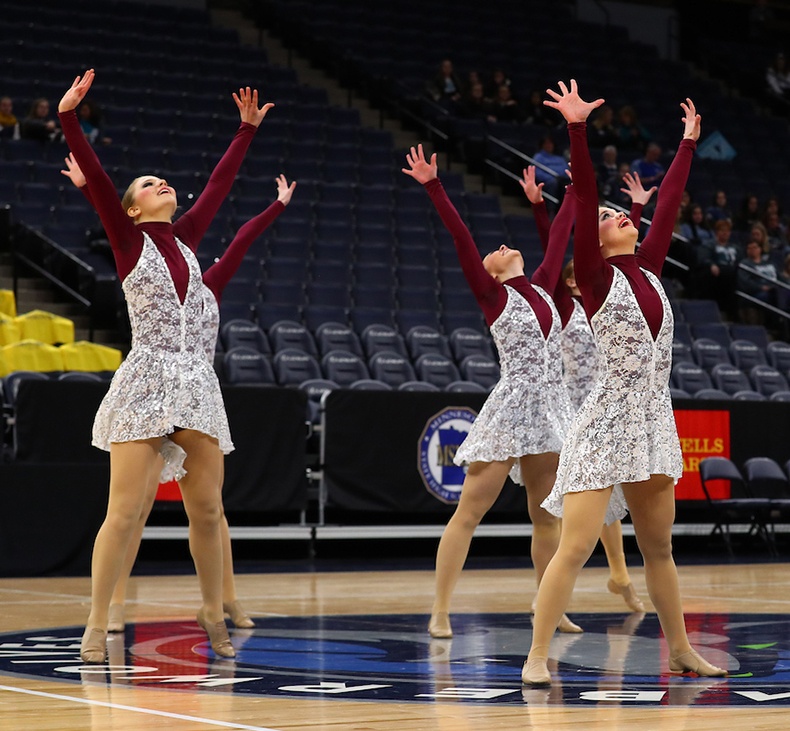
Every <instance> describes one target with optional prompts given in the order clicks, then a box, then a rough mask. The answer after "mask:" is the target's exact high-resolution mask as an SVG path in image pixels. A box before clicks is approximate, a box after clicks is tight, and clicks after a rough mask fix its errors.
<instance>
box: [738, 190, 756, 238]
mask: <svg viewBox="0 0 790 731" xmlns="http://www.w3.org/2000/svg"><path fill="white" fill-rule="evenodd" d="M759 220H760V199H759V198H758V197H757V196H756V195H755V194H754V193H747V194H746V195H745V196H744V197H743V200H742V201H741V205H740V207H739V208H738V212H737V213H736V214H735V216H734V218H733V219H732V228H733V230H734V231H737V232H739V233H744V234H748V233H749V231H750V230H751V228H752V226H753V225H754V224H755V223H757V222H758V221H759Z"/></svg>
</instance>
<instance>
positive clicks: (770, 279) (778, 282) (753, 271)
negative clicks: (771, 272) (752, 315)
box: [738, 260, 790, 290]
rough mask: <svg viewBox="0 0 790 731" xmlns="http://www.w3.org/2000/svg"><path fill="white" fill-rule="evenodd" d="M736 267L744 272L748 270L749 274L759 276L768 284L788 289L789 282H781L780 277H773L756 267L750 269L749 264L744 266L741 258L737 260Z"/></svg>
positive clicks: (789, 287)
mask: <svg viewBox="0 0 790 731" xmlns="http://www.w3.org/2000/svg"><path fill="white" fill-rule="evenodd" d="M738 269H743V270H744V271H745V272H749V274H751V275H752V276H754V277H759V278H760V279H764V280H765V281H766V282H769V283H770V284H773V285H775V286H777V287H781V288H782V289H787V290H790V284H787V282H783V281H782V280H781V279H774V278H773V277H769V276H768V275H767V274H763V273H762V272H758V271H757V270H756V269H752V268H751V267H750V266H746V264H745V263H744V262H743V260H741V261H739V262H738Z"/></svg>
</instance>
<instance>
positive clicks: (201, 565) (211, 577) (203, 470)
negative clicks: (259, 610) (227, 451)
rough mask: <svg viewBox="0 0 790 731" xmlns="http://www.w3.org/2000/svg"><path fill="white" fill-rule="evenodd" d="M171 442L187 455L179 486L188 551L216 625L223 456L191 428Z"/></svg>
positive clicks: (206, 609)
mask: <svg viewBox="0 0 790 731" xmlns="http://www.w3.org/2000/svg"><path fill="white" fill-rule="evenodd" d="M170 439H171V440H172V441H173V442H175V443H176V444H178V446H179V447H181V448H182V449H183V450H184V451H185V452H186V454H187V457H186V459H185V460H184V469H185V470H186V475H185V476H184V477H183V478H182V479H181V482H180V483H179V484H180V486H181V494H182V497H183V499H184V508H185V509H186V512H187V516H188V518H189V550H190V552H191V554H192V558H193V560H194V562H195V570H196V571H197V575H198V581H199V583H200V593H201V595H202V597H203V613H204V616H205V618H206V620H207V621H208V622H209V623H212V624H214V623H217V622H221V621H223V612H222V538H221V535H220V527H219V524H220V515H221V513H222V507H221V494H220V476H221V470H222V460H223V455H222V452H221V451H220V450H219V445H218V443H217V440H216V439H214V438H213V437H209V436H207V435H206V434H202V433H200V432H197V431H194V430H191V429H184V430H181V431H176V432H174V433H173V434H171V435H170Z"/></svg>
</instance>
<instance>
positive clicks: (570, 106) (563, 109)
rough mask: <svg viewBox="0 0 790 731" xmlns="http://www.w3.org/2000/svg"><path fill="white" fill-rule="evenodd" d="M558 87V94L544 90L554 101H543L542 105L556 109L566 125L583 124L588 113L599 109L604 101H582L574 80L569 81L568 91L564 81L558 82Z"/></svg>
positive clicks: (550, 90)
mask: <svg viewBox="0 0 790 731" xmlns="http://www.w3.org/2000/svg"><path fill="white" fill-rule="evenodd" d="M559 86H560V91H559V93H558V92H556V91H554V90H553V89H546V93H547V94H548V95H549V96H550V97H551V98H552V99H554V101H553V102H552V101H549V100H548V99H545V100H544V101H543V103H544V104H545V105H546V106H547V107H551V108H552V109H556V110H557V111H558V112H559V113H560V114H561V115H562V116H563V117H565V121H566V122H568V124H572V123H573V122H584V121H585V120H586V119H587V117H589V116H590V112H592V110H593V109H597V108H598V107H600V106H601V104H603V103H604V101H605V100H604V99H596V100H595V101H593V102H586V101H584V99H582V98H581V97H580V96H579V90H578V86H577V85H576V79H571V88H570V90H569V89H568V87H567V86H565V82H564V81H560V82H559Z"/></svg>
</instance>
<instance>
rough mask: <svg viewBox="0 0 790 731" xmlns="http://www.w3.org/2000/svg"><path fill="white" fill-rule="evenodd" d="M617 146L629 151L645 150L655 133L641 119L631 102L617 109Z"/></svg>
mask: <svg viewBox="0 0 790 731" xmlns="http://www.w3.org/2000/svg"><path fill="white" fill-rule="evenodd" d="M614 127H615V130H616V131H617V140H618V141H617V146H618V148H620V149H621V150H624V151H626V150H627V151H629V152H643V151H644V149H645V148H646V147H647V143H648V142H650V141H651V140H652V139H653V135H651V134H650V132H649V131H648V130H647V128H646V127H645V126H644V125H643V124H642V123H641V122H640V121H639V117H638V116H637V113H636V109H634V107H633V106H631V105H630V104H624V105H623V106H621V107H620V108H619V109H618V110H617V122H615V125H614Z"/></svg>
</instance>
